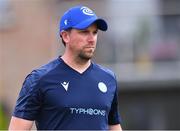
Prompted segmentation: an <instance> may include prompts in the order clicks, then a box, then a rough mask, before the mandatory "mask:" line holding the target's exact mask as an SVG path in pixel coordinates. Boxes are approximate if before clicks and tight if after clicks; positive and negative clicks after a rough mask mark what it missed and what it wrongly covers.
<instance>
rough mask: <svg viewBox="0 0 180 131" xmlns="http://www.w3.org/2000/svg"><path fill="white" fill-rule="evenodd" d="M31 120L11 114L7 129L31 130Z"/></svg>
mask: <svg viewBox="0 0 180 131" xmlns="http://www.w3.org/2000/svg"><path fill="white" fill-rule="evenodd" d="M32 125H33V121H30V120H25V119H22V118H18V117H14V116H12V118H11V121H10V124H9V130H31V128H32Z"/></svg>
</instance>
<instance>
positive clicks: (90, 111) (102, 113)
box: [70, 108, 106, 116]
mask: <svg viewBox="0 0 180 131" xmlns="http://www.w3.org/2000/svg"><path fill="white" fill-rule="evenodd" d="M70 110H71V114H83V115H99V116H105V115H106V111H105V110H100V109H92V108H88V109H85V108H70Z"/></svg>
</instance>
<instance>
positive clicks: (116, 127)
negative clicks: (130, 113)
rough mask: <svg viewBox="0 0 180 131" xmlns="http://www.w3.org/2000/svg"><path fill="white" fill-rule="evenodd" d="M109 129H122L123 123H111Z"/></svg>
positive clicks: (119, 130) (120, 130)
mask: <svg viewBox="0 0 180 131" xmlns="http://www.w3.org/2000/svg"><path fill="white" fill-rule="evenodd" d="M109 130H117V131H122V128H121V125H120V124H116V125H109Z"/></svg>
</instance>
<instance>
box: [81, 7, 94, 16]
mask: <svg viewBox="0 0 180 131" xmlns="http://www.w3.org/2000/svg"><path fill="white" fill-rule="evenodd" d="M81 11H82V12H83V14H85V15H94V13H93V11H92V10H91V9H89V8H88V7H85V6H83V7H81Z"/></svg>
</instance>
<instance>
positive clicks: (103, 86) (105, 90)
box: [98, 82, 107, 93]
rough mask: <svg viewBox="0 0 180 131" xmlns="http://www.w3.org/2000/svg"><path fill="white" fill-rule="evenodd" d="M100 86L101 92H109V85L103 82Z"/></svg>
mask: <svg viewBox="0 0 180 131" xmlns="http://www.w3.org/2000/svg"><path fill="white" fill-rule="evenodd" d="M98 88H99V90H100V91H101V92H103V93H106V92H107V86H106V84H104V83H103V82H99V83H98Z"/></svg>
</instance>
